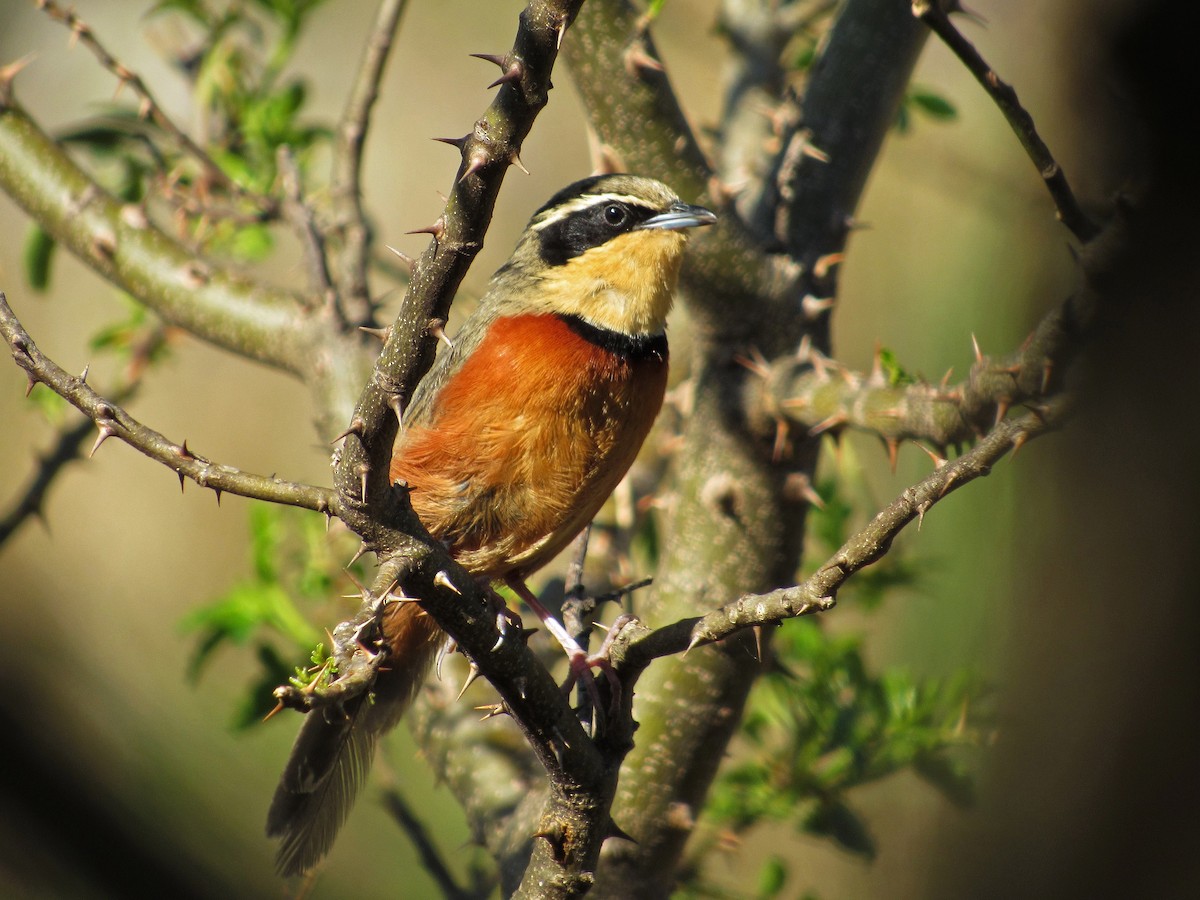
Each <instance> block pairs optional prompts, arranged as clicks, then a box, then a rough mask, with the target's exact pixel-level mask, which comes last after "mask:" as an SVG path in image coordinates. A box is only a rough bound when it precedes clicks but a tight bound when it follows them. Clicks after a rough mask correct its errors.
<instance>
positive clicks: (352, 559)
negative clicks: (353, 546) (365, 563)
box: [346, 541, 367, 569]
mask: <svg viewBox="0 0 1200 900" xmlns="http://www.w3.org/2000/svg"><path fill="white" fill-rule="evenodd" d="M366 552H367V542H366V541H363V542H362V543H361V544H359V545H358V549H357V550H355V551H354V555H353V556H352V557H350V562H348V563H346V568H347V569H348V568H350V567H351V566H352V565H354V564H355V563H356V562H358V561H359V560H360V559H362V558H363V554H364V553H366Z"/></svg>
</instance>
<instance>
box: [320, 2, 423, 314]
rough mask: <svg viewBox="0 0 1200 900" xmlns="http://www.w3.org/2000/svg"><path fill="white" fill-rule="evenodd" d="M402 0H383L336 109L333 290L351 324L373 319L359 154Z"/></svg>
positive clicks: (393, 37) (389, 49)
mask: <svg viewBox="0 0 1200 900" xmlns="http://www.w3.org/2000/svg"><path fill="white" fill-rule="evenodd" d="M405 6H407V0H383V2H381V3H380V4H379V11H378V12H377V13H376V16H375V25H374V27H373V28H372V30H371V34H370V36H369V37H368V39H367V47H366V50H365V52H364V53H363V58H362V61H361V62H360V63H359V68H358V75H357V76H356V77H355V79H354V86H353V87H352V88H351V90H350V96H349V97H348V98H347V100H346V107H345V109H344V110H343V111H342V119H341V122H339V123H338V128H337V143H336V144H335V146H334V157H333V180H332V183H331V185H330V192H331V194H332V195H333V199H334V210H335V219H336V224H335V227H336V229H337V231H338V232H339V233H340V234H341V237H342V252H341V254H340V266H339V269H340V272H339V278H338V293H339V296H340V299H341V303H342V307H343V310H344V311H345V314H346V317H347V320H348V321H349V322H351V323H352V324H354V325H369V324H371V323H372V322H373V321H374V315H373V310H372V306H371V298H370V294H369V290H368V286H367V264H368V262H369V252H370V251H369V248H368V237H369V233H370V232H369V228H368V226H367V216H366V212H365V211H364V210H363V206H362V156H363V147H364V145H365V143H366V139H367V129H368V126H369V125H370V122H371V109H372V108H373V107H374V105H375V100H376V99H377V98H378V96H379V85H380V82H381V81H382V79H383V70H384V66H385V65H386V63H387V60H388V56H389V55H390V53H391V49H392V42H393V40H394V39H395V35H396V30H397V28H398V27H399V24H400V17H401V16H402V15H403V14H404V8H405Z"/></svg>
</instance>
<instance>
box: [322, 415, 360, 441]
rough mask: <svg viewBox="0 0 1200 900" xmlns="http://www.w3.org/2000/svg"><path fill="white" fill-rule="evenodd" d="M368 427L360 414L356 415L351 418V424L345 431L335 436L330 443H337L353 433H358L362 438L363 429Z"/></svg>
mask: <svg viewBox="0 0 1200 900" xmlns="http://www.w3.org/2000/svg"><path fill="white" fill-rule="evenodd" d="M366 427H367V425H366V423H365V422H364V421H363V420H362V419H361V418H359V417H358V416H355V417H354V418H353V419H351V420H350V426H349V427H348V428H347V429H346V430H345V431H343V432H342V433H341V434H339V435H338V436H337V437H335V438H334V439H333V440H332V441H330V442H329V443H331V444H336V443H337V442H338V441H340V440H341V439H342V438H346V437H349V436H350V435H352V434H357V435H358V436H359V437H360V438H361V437H362V434H363V430H364V429H365V428H366Z"/></svg>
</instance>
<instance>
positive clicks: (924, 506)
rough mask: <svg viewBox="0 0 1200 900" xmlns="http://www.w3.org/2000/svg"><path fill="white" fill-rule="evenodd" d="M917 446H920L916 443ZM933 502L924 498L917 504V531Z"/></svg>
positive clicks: (923, 522)
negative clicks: (922, 501)
mask: <svg viewBox="0 0 1200 900" xmlns="http://www.w3.org/2000/svg"><path fill="white" fill-rule="evenodd" d="M918 446H920V445H919V444H918ZM932 506H933V504H932V503H930V502H929V501H928V500H926V501H925V502H924V503H921V504H919V505H918V506H917V531H920V530H921V526H922V525H924V524H925V513H927V512H928V511H929V509H930V507H932Z"/></svg>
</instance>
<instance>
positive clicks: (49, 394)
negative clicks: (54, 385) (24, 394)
mask: <svg viewBox="0 0 1200 900" xmlns="http://www.w3.org/2000/svg"><path fill="white" fill-rule="evenodd" d="M29 402H30V403H32V404H33V405H34V406H35V407H37V409H38V411H39V412H40V413H41V414H42V416H44V417H45V419H46V421H47V422H49V423H50V424H51V425H61V424H62V421H63V419H64V418H66V415H67V410H68V409H70V408H71V405H70V404H69V403H67V401H66V400H64V399H63V398H62V397H60V396H59V395H58V394H56V393H54V391H52V390H50V389H49V388H44V389H42V388H37V389H35V390H34V391H33V392H32V393H31V394H30V395H29Z"/></svg>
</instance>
